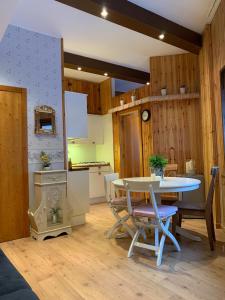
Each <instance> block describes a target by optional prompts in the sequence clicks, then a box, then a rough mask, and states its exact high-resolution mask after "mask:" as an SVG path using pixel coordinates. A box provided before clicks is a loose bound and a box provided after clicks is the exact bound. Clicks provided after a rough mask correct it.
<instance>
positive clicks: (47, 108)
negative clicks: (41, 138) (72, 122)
mask: <svg viewBox="0 0 225 300" xmlns="http://www.w3.org/2000/svg"><path fill="white" fill-rule="evenodd" d="M41 113H48V114H51V120H52V130H50V131H45V130H43V129H41V126H40V116H41ZM34 118H35V129H34V133H35V134H38V135H56V124H55V110H54V109H53V108H52V107H50V106H47V105H42V106H37V107H36V108H35V110H34Z"/></svg>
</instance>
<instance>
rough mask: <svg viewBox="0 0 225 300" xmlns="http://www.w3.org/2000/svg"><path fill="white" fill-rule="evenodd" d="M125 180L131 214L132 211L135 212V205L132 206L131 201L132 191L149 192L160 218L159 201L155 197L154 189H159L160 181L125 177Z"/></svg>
mask: <svg viewBox="0 0 225 300" xmlns="http://www.w3.org/2000/svg"><path fill="white" fill-rule="evenodd" d="M123 182H124V187H125V188H126V191H127V207H128V212H129V214H130V215H132V212H133V207H132V202H131V193H132V192H136V193H143V192H149V193H150V199H151V203H152V207H153V209H154V212H155V214H156V217H157V218H158V217H159V213H158V206H157V202H156V199H155V193H154V191H155V190H158V189H159V184H160V181H151V182H149V181H134V180H129V179H124V180H123Z"/></svg>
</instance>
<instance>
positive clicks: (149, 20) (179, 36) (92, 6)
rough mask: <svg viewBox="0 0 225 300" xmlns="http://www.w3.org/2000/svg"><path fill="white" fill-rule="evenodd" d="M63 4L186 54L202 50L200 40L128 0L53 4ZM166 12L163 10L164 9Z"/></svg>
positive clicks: (73, 0)
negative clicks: (160, 36) (102, 13)
mask: <svg viewBox="0 0 225 300" xmlns="http://www.w3.org/2000/svg"><path fill="white" fill-rule="evenodd" d="M56 1H58V2H60V3H62V4H65V5H68V6H71V7H73V8H76V9H79V10H82V11H84V12H87V13H89V14H92V15H94V16H97V17H101V11H102V8H103V7H105V8H106V9H107V12H108V16H107V18H106V20H108V21H110V22H113V23H116V24H118V25H121V26H123V27H126V28H129V29H131V30H134V31H136V32H139V33H142V34H144V35H147V36H150V37H152V38H155V39H159V35H160V34H162V33H164V34H165V38H164V40H163V42H165V43H168V44H170V45H173V46H176V47H178V48H181V49H184V50H186V51H189V52H192V53H195V54H198V53H199V51H200V49H201V46H202V36H201V34H199V33H196V32H194V31H192V30H190V29H187V28H185V27H183V26H181V25H179V24H177V23H174V22H172V21H170V20H168V19H166V18H163V17H161V16H160V15H157V14H155V13H153V12H151V11H149V10H146V9H144V8H142V7H140V6H137V5H136V4H133V3H132V2H129V1H127V0H116V1H115V0H85V1H84V0H56ZM165 9H166V7H165Z"/></svg>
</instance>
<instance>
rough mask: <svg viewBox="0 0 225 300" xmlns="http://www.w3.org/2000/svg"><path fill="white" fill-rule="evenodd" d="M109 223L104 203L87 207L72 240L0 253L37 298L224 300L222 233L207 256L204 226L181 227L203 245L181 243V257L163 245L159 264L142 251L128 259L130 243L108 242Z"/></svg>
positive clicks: (7, 246) (26, 244)
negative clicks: (196, 235) (196, 234)
mask: <svg viewBox="0 0 225 300" xmlns="http://www.w3.org/2000/svg"><path fill="white" fill-rule="evenodd" d="M112 224H113V218H112V216H111V213H110V211H109V209H108V207H107V206H106V205H105V204H101V205H95V206H92V207H91V212H90V214H89V215H88V217H87V224H86V225H85V226H81V227H79V228H76V229H75V230H74V231H73V234H72V236H70V237H68V236H62V237H59V238H55V239H50V240H47V241H44V242H37V241H34V240H32V239H31V238H27V239H21V240H17V241H13V242H7V243H3V244H1V248H2V249H3V251H4V252H5V253H6V255H7V256H8V257H9V259H10V260H11V261H12V262H13V263H14V265H15V266H16V267H17V269H18V270H19V271H20V272H21V273H22V275H23V276H24V277H25V279H26V280H27V281H28V282H29V284H30V285H31V287H32V288H33V290H34V291H35V292H36V293H37V295H38V296H39V297H40V299H43V300H44V299H45V300H53V299H54V300H56V299H62V300H70V299H91V300H94V299H98V300H100V299H113V300H117V299H129V300H132V299H150V300H151V299H154V300H157V299H160V300H162V299H163V300H178V299H179V300H182V299H187V300H200V299H202V300H214V299H215V300H223V299H225V243H224V242H225V234H224V233H222V231H218V232H217V236H218V240H219V241H218V244H217V251H216V252H215V253H211V252H210V251H209V248H208V244H207V240H206V238H205V236H204V234H205V225H204V222H203V221H201V220H200V221H199V220H194V221H193V220H189V221H185V222H184V227H186V228H189V229H193V230H196V231H198V232H200V233H201V235H202V237H203V242H201V243H199V242H192V241H188V240H186V239H182V240H181V247H182V252H181V253H177V252H174V251H173V247H172V245H171V244H169V243H168V242H167V247H166V252H165V255H164V260H163V264H162V266H161V267H160V268H158V269H157V268H156V266H155V263H156V262H155V258H154V257H153V256H152V255H151V254H150V253H149V252H148V251H146V250H143V251H140V250H137V251H136V254H135V256H134V257H133V258H131V259H128V258H127V257H126V255H127V250H128V247H129V243H130V239H128V238H127V239H123V240H115V239H111V240H108V239H106V238H105V237H104V232H105V230H106V229H107V228H108V227H110V226H111V225H112Z"/></svg>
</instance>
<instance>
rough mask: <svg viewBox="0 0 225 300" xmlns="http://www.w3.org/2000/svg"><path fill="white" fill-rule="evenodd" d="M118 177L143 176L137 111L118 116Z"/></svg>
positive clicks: (139, 124) (138, 114) (139, 122)
mask: <svg viewBox="0 0 225 300" xmlns="http://www.w3.org/2000/svg"><path fill="white" fill-rule="evenodd" d="M119 126H120V128H119V132H120V137H119V139H120V176H121V177H122V178H126V177H139V176H143V164H142V139H141V120H140V111H139V109H136V110H132V111H129V112H126V113H122V114H120V116H119Z"/></svg>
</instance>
